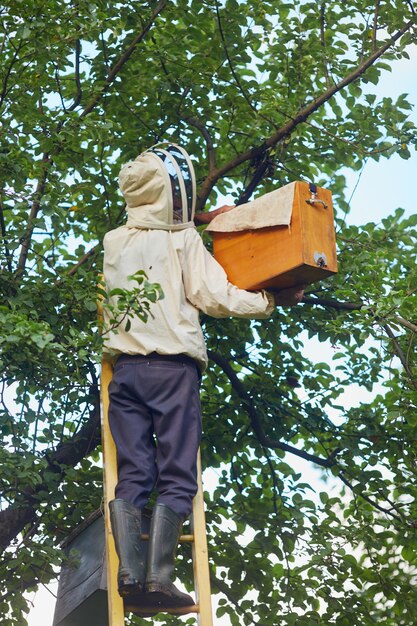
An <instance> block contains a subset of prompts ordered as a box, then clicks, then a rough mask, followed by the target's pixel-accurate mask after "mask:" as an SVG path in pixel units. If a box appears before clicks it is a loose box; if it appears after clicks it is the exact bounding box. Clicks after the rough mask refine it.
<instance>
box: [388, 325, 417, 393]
mask: <svg viewBox="0 0 417 626" xmlns="http://www.w3.org/2000/svg"><path fill="white" fill-rule="evenodd" d="M381 326H382V328H383V329H384V330H385V332H386V333H387V335H388V337H389V338H390V339H391V342H392V345H393V346H394V350H395V354H396V355H397V357H398V358H399V359H400V361H401V365H402V366H403V368H404V370H405V372H406V374H407V376H408V378H409V379H410V382H411V384H412V386H413V387H414V388H415V389H417V382H416V381H415V380H414V376H413V372H412V370H411V369H410V366H409V365H408V361H407V358H406V356H405V354H404V352H403V350H402V348H401V346H400V344H399V342H398V339H397V337H396V336H395V335H394V333H393V332H392V330H391V328H390V327H389V325H388V324H381Z"/></svg>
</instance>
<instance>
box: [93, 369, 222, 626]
mask: <svg viewBox="0 0 417 626" xmlns="http://www.w3.org/2000/svg"><path fill="white" fill-rule="evenodd" d="M112 376H113V368H112V365H111V363H110V362H108V361H106V360H105V359H103V360H102V364H101V406H102V410H101V428H102V444H103V465H104V508H105V516H104V519H105V533H106V561H107V597H108V612H109V626H124V619H125V606H124V602H123V599H122V598H121V597H120V596H119V593H118V591H117V569H118V566H119V561H118V557H117V554H116V549H115V546H114V540H113V535H112V531H111V526H110V515H109V509H108V506H109V501H110V500H112V499H113V498H114V490H115V487H116V483H117V462H116V447H115V444H114V441H113V437H112V435H111V432H110V428H109V422H108V408H109V395H108V387H109V384H110V381H111V379H112ZM197 474H198V491H197V495H196V496H195V498H194V500H193V510H192V515H191V530H192V534H191V535H182V536H181V538H180V541H182V542H191V543H192V558H193V568H194V590H195V595H196V604H195V605H193V606H190V607H182V608H178V609H172V608H170V609H166V610H165V612H167V613H168V612H169V613H171V614H174V615H185V614H188V613H196V619H197V624H198V626H213V617H212V608H211V589H210V575H209V566H208V550H207V535H206V521H205V514H204V497H203V487H202V482H201V458H200V453H199V454H198V459H197ZM144 539H146V536H144ZM132 608H133V607H127V610H131V609H132ZM134 609H135V614H137V615H140V613H141V608H140V607H134ZM149 612H150V611H149V608H147V609H145V608H144V609H143V614H144V615H149ZM157 612H164V609H158V611H155V615H156V614H157Z"/></svg>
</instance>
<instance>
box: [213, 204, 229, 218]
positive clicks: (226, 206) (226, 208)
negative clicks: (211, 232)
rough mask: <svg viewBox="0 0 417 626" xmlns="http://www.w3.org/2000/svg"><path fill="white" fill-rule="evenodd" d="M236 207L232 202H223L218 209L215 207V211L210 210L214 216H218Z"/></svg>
mask: <svg viewBox="0 0 417 626" xmlns="http://www.w3.org/2000/svg"><path fill="white" fill-rule="evenodd" d="M234 208H235V205H234V204H232V205H230V204H223V205H222V206H219V207H217V209H215V210H214V211H210V213H212V214H213V217H215V216H217V215H221V214H222V213H227V212H228V211H231V210H232V209H234Z"/></svg>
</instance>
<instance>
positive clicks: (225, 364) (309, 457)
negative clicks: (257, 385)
mask: <svg viewBox="0 0 417 626" xmlns="http://www.w3.org/2000/svg"><path fill="white" fill-rule="evenodd" d="M208 356H209V358H210V359H211V360H212V361H214V363H216V365H218V366H219V367H220V368H221V369H222V370H223V371H224V373H225V374H226V376H227V377H228V379H229V380H230V383H231V385H232V387H233V389H234V391H235V392H236V393H237V394H238V396H239V397H240V399H241V400H242V402H243V404H244V406H245V409H246V410H247V412H248V415H249V419H250V423H251V426H252V429H253V431H254V433H255V435H256V438H257V440H258V441H259V443H260V444H261V445H262V446H265V447H267V448H278V449H279V450H284V452H289V453H291V454H294V455H295V456H298V457H300V458H302V459H305V460H306V461H311V462H312V463H316V464H317V465H320V466H321V467H326V468H329V467H333V465H335V462H336V461H335V455H336V453H337V451H336V452H333V453H332V454H331V455H330V456H329V457H327V459H323V458H321V457H319V456H316V455H315V454H309V453H308V452H304V451H303V450H299V449H298V448H295V447H294V446H290V445H288V444H286V443H284V442H282V441H277V440H275V439H272V438H271V437H269V436H268V435H266V434H265V433H264V430H263V427H262V424H261V422H260V420H259V418H258V415H257V411H256V407H255V405H254V402H253V400H252V398H251V397H250V395H249V394H248V392H247V391H246V389H245V386H244V385H243V383H242V382H241V381H240V380H239V378H238V376H237V374H236V372H235V371H234V369H233V368H232V366H231V365H230V363H229V361H228V360H227V359H226V358H225V357H223V356H222V355H221V354H219V353H218V352H213V351H212V350H208Z"/></svg>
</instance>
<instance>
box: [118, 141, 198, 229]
mask: <svg viewBox="0 0 417 626" xmlns="http://www.w3.org/2000/svg"><path fill="white" fill-rule="evenodd" d="M119 183H120V189H121V191H122V193H123V196H124V198H125V200H126V204H127V213H128V220H127V226H128V227H129V228H151V229H162V230H181V229H183V228H191V227H194V221H193V220H194V211H195V197H196V185H195V174H194V168H193V164H192V162H191V159H190V157H189V155H188V154H187V152H186V151H185V150H184V149H183V148H181V146H178V145H177V144H173V143H171V144H170V143H163V144H162V143H161V144H157V145H156V146H153V147H152V148H150V149H149V150H146V151H145V152H142V154H140V155H139V156H138V157H137V158H136V159H135V160H134V161H130V162H129V163H126V165H124V166H123V168H122V170H121V172H120V175H119Z"/></svg>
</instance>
